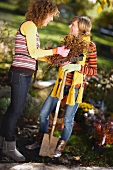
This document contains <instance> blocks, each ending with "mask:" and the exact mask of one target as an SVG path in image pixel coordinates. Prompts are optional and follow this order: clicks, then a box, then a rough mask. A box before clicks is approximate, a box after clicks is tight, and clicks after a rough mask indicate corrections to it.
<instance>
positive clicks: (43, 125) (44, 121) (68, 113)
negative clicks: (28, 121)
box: [39, 86, 79, 141]
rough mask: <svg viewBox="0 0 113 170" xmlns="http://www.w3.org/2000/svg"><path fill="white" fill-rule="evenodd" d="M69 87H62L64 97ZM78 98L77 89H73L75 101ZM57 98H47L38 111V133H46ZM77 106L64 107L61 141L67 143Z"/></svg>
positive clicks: (76, 104)
mask: <svg viewBox="0 0 113 170" xmlns="http://www.w3.org/2000/svg"><path fill="white" fill-rule="evenodd" d="M68 92H69V86H65V87H64V95H66V94H68ZM77 96H78V88H76V89H75V99H76V98H77ZM57 101H58V98H56V97H51V96H50V95H49V96H48V97H47V99H46V101H45V103H44V105H43V106H42V108H41V111H40V130H39V131H40V132H41V133H48V126H49V114H50V113H51V112H52V111H53V110H54V108H55V107H56V105H57ZM78 106H79V104H78V103H75V105H74V106H70V105H66V110H65V116H64V129H63V131H62V134H61V139H62V140H64V141H68V139H69V137H70V136H71V133H72V129H73V125H74V117H75V114H76V111H77V109H78Z"/></svg>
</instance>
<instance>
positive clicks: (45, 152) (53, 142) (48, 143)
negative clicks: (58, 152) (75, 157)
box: [39, 134, 59, 158]
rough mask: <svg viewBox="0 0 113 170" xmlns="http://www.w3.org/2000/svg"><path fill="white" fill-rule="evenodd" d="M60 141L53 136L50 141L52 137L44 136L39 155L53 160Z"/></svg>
mask: <svg viewBox="0 0 113 170" xmlns="http://www.w3.org/2000/svg"><path fill="white" fill-rule="evenodd" d="M58 140H59V137H54V136H52V137H51V139H50V136H49V135H48V134H44V137H43V140H42V145H41V148H40V152H39V155H41V156H49V157H51V158H52V157H53V155H54V152H55V149H56V146H57V143H58Z"/></svg>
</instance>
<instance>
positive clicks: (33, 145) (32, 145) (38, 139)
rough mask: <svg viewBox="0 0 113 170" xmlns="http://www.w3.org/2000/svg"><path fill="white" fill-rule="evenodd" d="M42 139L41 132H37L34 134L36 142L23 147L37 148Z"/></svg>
mask: <svg viewBox="0 0 113 170" xmlns="http://www.w3.org/2000/svg"><path fill="white" fill-rule="evenodd" d="M42 139H43V134H42V133H38V134H37V136H36V142H34V143H33V144H31V145H27V146H25V147H26V148H27V149H29V150H35V149H37V148H39V147H40V146H41V143H42Z"/></svg>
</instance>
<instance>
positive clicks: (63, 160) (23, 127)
mask: <svg viewBox="0 0 113 170" xmlns="http://www.w3.org/2000/svg"><path fill="white" fill-rule="evenodd" d="M17 132H18V133H17V134H16V136H17V140H16V141H17V148H18V150H19V151H20V152H21V153H22V154H23V155H24V156H25V158H26V161H25V162H26V163H27V162H36V163H46V164H50V163H51V164H56V165H57V164H59V165H67V166H72V165H80V163H81V162H79V160H78V161H75V159H74V156H73V155H72V154H71V153H63V154H62V156H61V157H60V158H50V157H42V156H39V150H40V148H38V149H35V150H33V151H30V150H28V149H27V148H26V147H25V146H26V145H28V144H32V143H34V142H35V141H36V134H37V132H38V129H37V124H36V123H35V124H33V122H25V120H24V119H22V118H21V119H20V120H19V123H18V126H17ZM0 162H1V163H14V162H15V161H14V160H11V159H9V158H8V157H6V156H4V155H3V154H2V151H1V150H0Z"/></svg>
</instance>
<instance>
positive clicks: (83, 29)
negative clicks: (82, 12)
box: [71, 16, 92, 35]
mask: <svg viewBox="0 0 113 170" xmlns="http://www.w3.org/2000/svg"><path fill="white" fill-rule="evenodd" d="M74 21H78V28H79V34H82V35H83V34H85V35H88V34H90V31H91V28H92V24H91V21H90V19H89V18H88V17H87V16H75V17H74V18H73V19H72V21H71V22H74Z"/></svg>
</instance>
